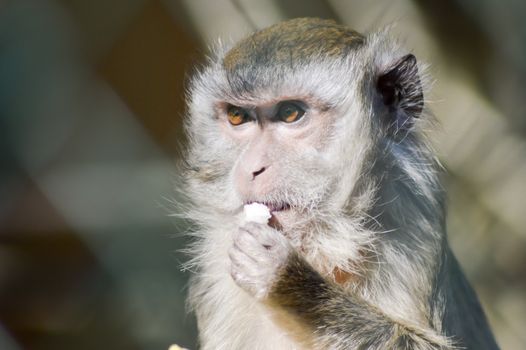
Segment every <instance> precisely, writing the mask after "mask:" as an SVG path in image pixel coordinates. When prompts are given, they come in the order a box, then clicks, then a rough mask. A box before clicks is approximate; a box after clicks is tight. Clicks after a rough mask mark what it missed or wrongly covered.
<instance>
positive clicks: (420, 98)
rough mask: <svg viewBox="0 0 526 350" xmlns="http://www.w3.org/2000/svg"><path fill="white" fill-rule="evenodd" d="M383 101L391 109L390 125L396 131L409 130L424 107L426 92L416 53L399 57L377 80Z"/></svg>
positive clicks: (377, 86)
mask: <svg viewBox="0 0 526 350" xmlns="http://www.w3.org/2000/svg"><path fill="white" fill-rule="evenodd" d="M376 88H377V90H378V92H379V93H380V95H381V97H382V100H383V103H384V105H385V106H387V108H388V110H389V117H388V118H389V119H390V120H389V125H390V127H394V128H395V131H399V130H404V129H405V130H407V129H409V128H410V127H411V126H412V125H413V119H414V118H418V117H420V115H421V114H422V109H423V108H424V93H423V92H422V84H421V83H420V77H419V75H418V66H417V62H416V57H415V56H414V55H411V54H409V55H406V56H404V57H402V58H401V59H399V60H398V61H397V62H396V63H395V64H394V65H393V66H391V67H389V69H388V70H387V71H386V72H385V73H381V75H380V76H379V77H378V80H377V82H376Z"/></svg>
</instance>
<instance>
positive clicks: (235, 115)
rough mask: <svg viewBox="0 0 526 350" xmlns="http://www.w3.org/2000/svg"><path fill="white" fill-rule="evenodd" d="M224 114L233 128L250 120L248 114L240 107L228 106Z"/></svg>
mask: <svg viewBox="0 0 526 350" xmlns="http://www.w3.org/2000/svg"><path fill="white" fill-rule="evenodd" d="M226 114H227V116H228V121H229V122H230V124H232V125H234V126H236V125H241V124H243V123H246V122H248V121H249V120H250V115H249V114H248V112H247V111H246V110H245V109H243V108H241V107H237V106H232V105H230V106H228V109H227V111H226Z"/></svg>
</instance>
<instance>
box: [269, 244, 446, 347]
mask: <svg viewBox="0 0 526 350" xmlns="http://www.w3.org/2000/svg"><path fill="white" fill-rule="evenodd" d="M269 297H270V300H271V302H272V304H274V305H276V306H278V307H281V308H283V309H285V310H286V311H287V312H288V313H289V314H291V315H292V316H293V317H295V318H296V319H297V320H299V321H300V322H301V323H303V324H304V325H305V326H307V327H309V328H311V330H312V331H313V332H314V334H315V338H316V340H317V342H319V343H321V344H322V345H324V346H328V347H330V348H332V349H368V350H380V349H405V350H409V349H414V350H428V349H440V350H446V349H447V350H449V349H452V348H451V347H449V346H448V344H447V341H446V340H445V338H444V337H442V336H440V335H436V336H435V334H434V331H433V330H430V331H429V332H426V331H422V330H419V329H417V328H416V327H412V326H410V325H406V324H402V323H401V322H396V321H394V320H392V319H391V318H390V317H388V316H387V315H385V314H384V313H382V312H381V311H380V310H379V309H377V308H375V307H374V306H372V305H370V304H368V303H367V302H366V301H365V300H363V299H361V298H360V297H358V296H354V295H352V294H349V293H346V292H345V291H344V290H343V289H342V288H341V287H340V286H338V285H336V284H333V283H331V282H328V281H327V280H325V279H324V278H323V277H322V276H321V275H320V274H319V273H318V272H317V271H315V270H314V269H313V268H312V267H311V266H310V265H309V264H308V263H307V262H306V261H305V260H304V259H303V258H302V257H300V256H299V255H298V254H296V253H293V254H291V256H290V257H289V260H288V263H287V264H286V266H285V267H284V268H283V271H282V274H281V276H280V278H279V279H278V280H277V282H276V283H275V284H274V286H273V288H272V291H271V293H270V295H269Z"/></svg>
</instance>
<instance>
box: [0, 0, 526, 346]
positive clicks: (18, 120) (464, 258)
mask: <svg viewBox="0 0 526 350" xmlns="http://www.w3.org/2000/svg"><path fill="white" fill-rule="evenodd" d="M302 16H318V17H323V18H335V19H337V20H338V21H340V22H342V23H345V24H348V25H349V26H351V27H353V28H355V29H357V30H359V31H361V32H369V31H373V30H375V29H377V28H380V27H383V26H385V25H391V24H394V27H393V32H394V33H395V34H396V35H397V36H398V37H399V38H402V39H403V41H404V42H405V43H406V44H407V47H409V48H411V49H412V50H413V52H414V53H415V54H416V55H417V57H419V58H420V59H421V60H424V61H427V62H429V63H430V65H431V68H430V71H431V74H432V76H433V77H434V78H435V79H436V82H435V84H434V88H433V92H432V94H431V96H429V100H430V101H431V103H432V108H433V109H434V111H435V112H436V114H437V116H438V119H439V120H440V122H441V124H442V126H441V128H440V129H439V130H437V131H436V132H435V143H436V145H437V149H438V151H439V153H440V157H441V159H442V161H443V162H444V165H445V167H446V168H447V170H448V175H447V176H446V177H445V178H446V187H447V189H448V192H449V208H450V215H449V223H448V224H449V230H450V233H449V235H450V240H451V243H452V246H453V250H454V251H455V252H456V254H457V256H458V258H459V260H460V261H461V263H462V265H463V267H464V269H465V270H466V272H467V274H468V277H469V279H470V280H471V282H472V283H473V284H474V286H475V288H476V289H477V291H478V293H479V296H480V298H481V300H482V303H483V304H484V307H485V309H486V311H487V314H488V317H489V320H490V323H491V325H492V326H493V328H494V330H495V333H496V336H497V339H498V342H499V343H500V345H501V346H502V348H503V349H525V348H526V332H525V331H524V330H526V209H525V206H524V204H523V203H524V198H526V114H525V113H526V103H525V101H524V99H525V98H526V21H524V17H525V16H526V2H524V1H520V0H516V1H514V0H504V1H497V0H442V1H423V0H395V1H387V0H386V1H380V0H372V1H357V0H289V1H277V0H275V1H272V0H270V1H258V0H217V1H205V0H181V1H177V0H113V1H106V0H91V1H89V0H11V1H10V0H0V349H5V350H18V349H167V348H168V346H169V344H172V343H179V344H181V345H184V346H187V347H190V348H193V349H195V347H196V342H195V340H196V331H195V321H194V319H193V317H192V316H191V315H187V314H186V313H185V307H184V298H185V293H186V283H187V279H188V276H189V273H188V272H185V273H183V272H181V271H180V264H181V262H182V261H184V259H185V257H184V256H183V255H182V254H180V253H179V252H178V249H181V248H182V247H183V246H184V243H185V242H184V241H185V239H184V237H183V236H181V233H182V232H184V229H185V223H182V222H178V221H177V220H176V219H175V218H173V217H170V216H169V214H170V213H172V212H173V205H172V202H173V201H177V200H178V199H177V197H176V195H175V192H174V191H173V186H174V183H175V182H176V181H177V177H178V174H177V173H176V170H175V167H174V165H175V162H176V160H177V158H178V155H179V151H180V149H181V147H183V145H184V138H183V136H182V133H181V119H182V117H183V115H184V110H185V106H184V96H183V94H184V84H185V80H186V79H187V77H188V75H189V74H190V73H191V71H192V69H193V67H194V66H195V65H196V64H198V63H199V62H202V61H203V57H204V55H205V54H206V53H207V48H208V47H209V46H210V45H213V43H214V42H216V41H217V40H218V38H221V39H222V40H226V41H228V40H236V39H239V38H241V37H242V36H244V35H245V34H247V33H249V32H250V31H252V30H253V28H262V27H265V26H267V25H270V24H272V23H275V22H278V21H281V20H284V19H287V18H292V17H302Z"/></svg>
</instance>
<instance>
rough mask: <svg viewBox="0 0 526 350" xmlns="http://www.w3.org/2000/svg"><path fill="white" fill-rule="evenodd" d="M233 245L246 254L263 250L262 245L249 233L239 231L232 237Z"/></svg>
mask: <svg viewBox="0 0 526 350" xmlns="http://www.w3.org/2000/svg"><path fill="white" fill-rule="evenodd" d="M234 244H235V245H236V246H237V247H238V248H239V249H241V250H242V251H244V252H245V253H247V254H251V253H252V252H254V251H257V250H261V249H264V247H263V246H262V244H261V243H260V242H259V241H258V240H257V239H256V238H255V237H254V236H253V235H251V234H250V233H249V232H247V231H245V230H243V229H240V232H239V234H238V235H237V236H236V237H234Z"/></svg>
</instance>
